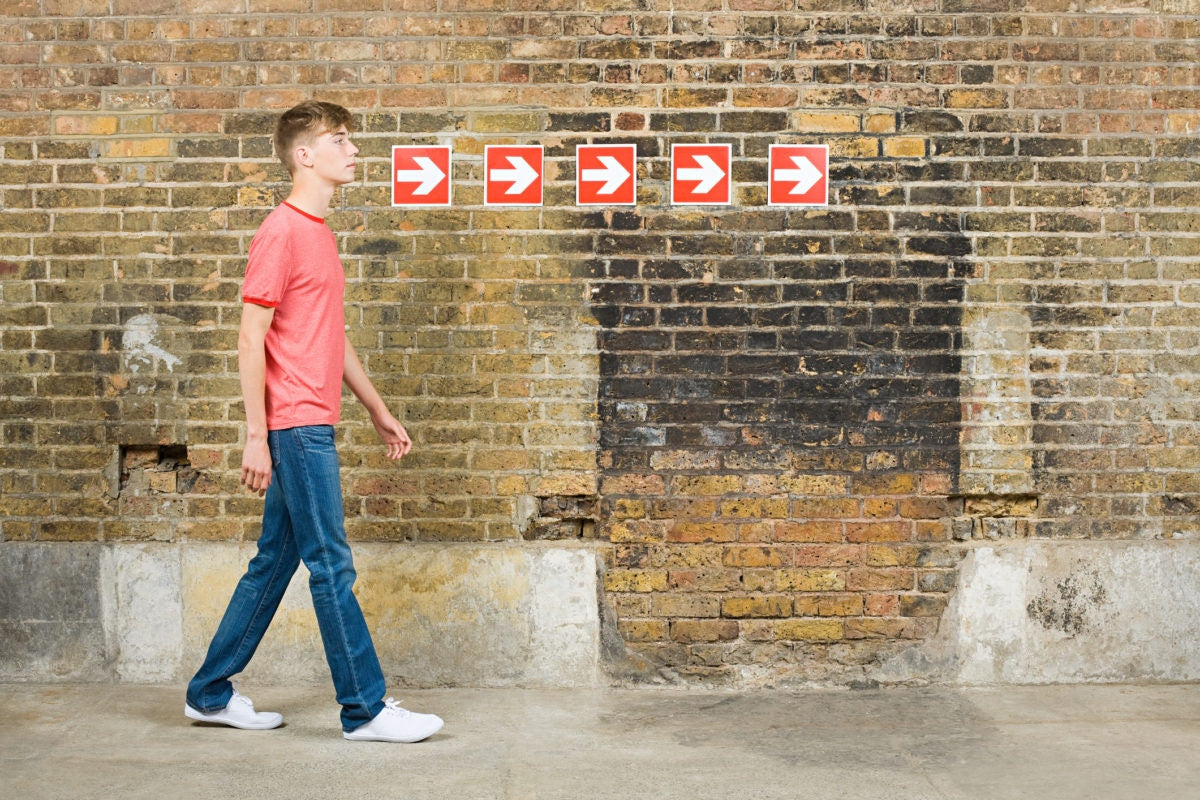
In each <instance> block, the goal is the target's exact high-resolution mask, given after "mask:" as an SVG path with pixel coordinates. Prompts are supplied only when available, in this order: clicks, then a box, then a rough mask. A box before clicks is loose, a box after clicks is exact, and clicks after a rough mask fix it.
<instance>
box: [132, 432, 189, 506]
mask: <svg viewBox="0 0 1200 800" xmlns="http://www.w3.org/2000/svg"><path fill="white" fill-rule="evenodd" d="M199 476H200V473H199V472H197V471H196V470H195V469H193V468H192V466H191V462H190V461H189V460H188V451H187V445H186V444H126V445H121V490H120V493H121V495H125V496H128V495H147V494H183V493H186V492H190V491H191V490H192V487H194V486H195V485H196V480H197V478H199Z"/></svg>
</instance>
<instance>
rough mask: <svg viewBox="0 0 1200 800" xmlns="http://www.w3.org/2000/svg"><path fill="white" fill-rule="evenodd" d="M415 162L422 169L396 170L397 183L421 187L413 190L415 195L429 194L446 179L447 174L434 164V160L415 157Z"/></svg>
mask: <svg viewBox="0 0 1200 800" xmlns="http://www.w3.org/2000/svg"><path fill="white" fill-rule="evenodd" d="M413 161H415V162H417V166H418V167H420V169H398V170H396V183H417V182H420V184H421V185H420V186H418V187H417V188H416V189H413V194H429V193H430V192H432V191H433V190H434V187H436V186H437V185H438V184H439V183H441V182H442V178H445V177H446V173H444V172H442V170H441V169H440V168H439V167H438V165H437V164H435V163H433V160H432V159H430V158H427V157H425V156H413Z"/></svg>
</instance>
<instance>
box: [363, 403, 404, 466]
mask: <svg viewBox="0 0 1200 800" xmlns="http://www.w3.org/2000/svg"><path fill="white" fill-rule="evenodd" d="M371 424H372V425H374V426H375V432H376V433H378V434H379V438H380V439H383V443H384V444H386V445H387V454H388V458H390V459H392V460H393V461H395V460H396V459H397V458H403V457H404V456H406V455H408V451H409V450H411V449H412V440H411V439H409V438H408V431H406V430H404V426H403V425H401V424H400V420H398V419H396V418H395V417H393V416H392V414H391V412H390V411H381V412H379V414H378V415H372V416H371Z"/></svg>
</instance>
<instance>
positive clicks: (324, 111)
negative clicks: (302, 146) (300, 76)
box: [274, 100, 352, 173]
mask: <svg viewBox="0 0 1200 800" xmlns="http://www.w3.org/2000/svg"><path fill="white" fill-rule="evenodd" d="M343 125H345V126H346V130H351V127H352V126H351V117H350V112H349V111H347V110H346V109H344V108H342V107H341V106H339V105H337V104H336V103H326V102H324V101H322V100H308V101H305V102H303V103H301V104H300V105H298V106H294V107H292V108H289V109H288V110H287V111H285V112H283V114H282V115H281V116H280V117H279V122H277V123H276V124H275V138H274V142H275V154H276V155H278V156H279V160H280V161H282V162H283V166H284V167H286V168H287V171H288V172H289V173H294V172H295V171H296V165H295V163H294V162H293V160H292V150H293V149H294V148H295V146H296V142H297V141H298V140H300V139H308V138H313V137H317V136H320V135H321V134H322V133H325V132H326V131H335V130H337V129H338V128H340V127H342V126H343Z"/></svg>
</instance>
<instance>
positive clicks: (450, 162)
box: [391, 144, 454, 208]
mask: <svg viewBox="0 0 1200 800" xmlns="http://www.w3.org/2000/svg"><path fill="white" fill-rule="evenodd" d="M435 147H436V148H440V149H442V150H445V151H446V156H447V158H446V183H447V186H446V202H444V203H397V202H396V151H397V150H417V149H420V150H428V149H430V148H435ZM391 169H392V171H391V179H392V207H393V208H449V207H450V206H452V205H454V148H453V147H451V146H450V145H448V144H394V145H392V167H391Z"/></svg>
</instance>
